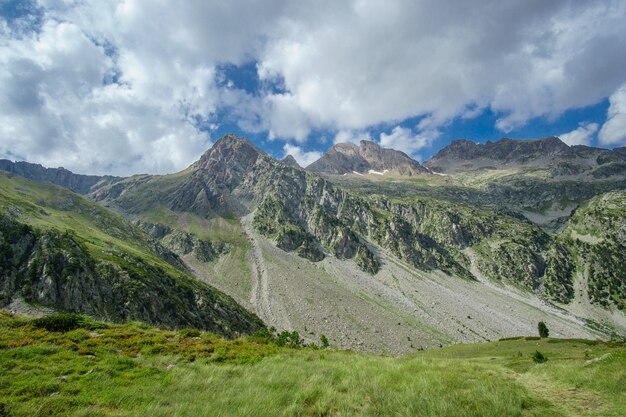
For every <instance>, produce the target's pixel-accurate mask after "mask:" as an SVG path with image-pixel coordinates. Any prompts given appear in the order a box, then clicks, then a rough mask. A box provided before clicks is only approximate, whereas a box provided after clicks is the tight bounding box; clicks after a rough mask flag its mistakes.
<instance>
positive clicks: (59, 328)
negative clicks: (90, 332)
mask: <svg viewBox="0 0 626 417" xmlns="http://www.w3.org/2000/svg"><path fill="white" fill-rule="evenodd" d="M94 324H95V323H93V322H91V321H90V320H88V319H87V318H85V317H83V316H81V315H80V314H74V313H62V314H53V315H51V316H46V317H41V318H38V319H34V320H33V321H32V325H33V326H34V327H36V328H39V329H46V330H47V331H49V332H69V331H70V330H76V329H80V328H87V329H92V328H94V327H95V326H94Z"/></svg>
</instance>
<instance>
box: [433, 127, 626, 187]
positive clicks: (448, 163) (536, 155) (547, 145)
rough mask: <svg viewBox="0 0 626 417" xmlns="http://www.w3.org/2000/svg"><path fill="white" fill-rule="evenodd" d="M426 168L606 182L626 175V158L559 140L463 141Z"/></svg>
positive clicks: (440, 151) (449, 148) (616, 153)
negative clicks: (526, 171)
mask: <svg viewBox="0 0 626 417" xmlns="http://www.w3.org/2000/svg"><path fill="white" fill-rule="evenodd" d="M424 166H426V167H428V168H429V169H432V170H433V171H435V172H440V173H463V172H471V171H476V170H480V169H505V168H542V169H546V170H549V171H550V172H551V175H552V176H553V177H567V176H570V177H576V176H579V177H590V176H591V177H594V178H605V177H610V176H614V175H626V156H625V154H624V153H623V152H622V151H621V150H620V149H619V148H617V149H614V150H609V149H603V148H594V147H590V146H584V145H573V146H569V145H567V144H566V143H564V142H563V141H561V140H560V139H559V138H558V137H555V136H549V137H546V138H540V139H526V140H521V139H509V138H503V139H500V140H498V141H495V142H492V141H487V142H485V143H484V144H483V143H476V142H473V141H470V140H466V139H462V140H455V141H453V142H451V143H450V144H449V145H447V146H446V147H444V148H442V149H441V150H439V152H437V154H435V155H434V156H433V157H432V158H431V159H429V160H428V161H425V162H424Z"/></svg>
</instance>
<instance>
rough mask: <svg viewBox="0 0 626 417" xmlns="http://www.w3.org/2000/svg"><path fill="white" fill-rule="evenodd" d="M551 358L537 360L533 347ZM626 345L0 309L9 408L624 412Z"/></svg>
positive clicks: (202, 412) (1, 371)
mask: <svg viewBox="0 0 626 417" xmlns="http://www.w3.org/2000/svg"><path fill="white" fill-rule="evenodd" d="M537 351H539V352H541V354H542V355H543V356H544V357H545V358H547V361H545V362H543V363H537V362H536V361H535V360H534V359H533V355H534V354H535V353H536V352H537ZM624 410H626V345H625V344H624V343H619V342H600V341H592V340H562V339H539V338H517V339H508V340H501V341H497V342H490V343H481V344H467V345H455V346H450V347H445V348H442V349H435V350H429V351H423V352H417V353H415V354H411V355H406V356H402V357H386V356H375V355H367V354H361V353H354V352H346V351H336V350H333V349H332V348H331V349H325V350H322V349H320V348H319V347H315V346H309V347H297V348H293V347H285V346H281V343H278V339H276V338H271V337H267V336H257V337H246V338H240V339H236V340H226V339H223V338H221V337H218V336H215V335H212V334H210V333H206V332H198V331H197V330H189V329H188V330H179V331H166V330H159V329H156V328H153V327H148V326H146V325H143V324H140V323H127V324H104V323H97V322H93V321H91V320H89V319H87V318H85V319H84V320H81V321H80V322H79V323H78V324H76V323H74V324H73V325H71V326H69V327H65V328H64V327H63V326H61V327H59V326H57V327H54V326H52V327H51V326H50V325H49V324H48V325H47V324H46V322H45V321H44V322H43V324H42V321H41V320H40V321H37V320H33V319H25V318H20V317H14V316H10V315H8V314H3V315H2V316H1V317H0V416H2V417H5V416H29V417H35V416H47V417H49V416H151V417H160V416H163V417H165V416H168V417H170V416H548V415H549V416H623V413H624Z"/></svg>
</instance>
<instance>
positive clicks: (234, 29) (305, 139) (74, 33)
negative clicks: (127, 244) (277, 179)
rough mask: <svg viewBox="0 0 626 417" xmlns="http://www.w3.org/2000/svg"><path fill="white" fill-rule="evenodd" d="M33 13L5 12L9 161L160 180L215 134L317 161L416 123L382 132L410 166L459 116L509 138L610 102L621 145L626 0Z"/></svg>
mask: <svg viewBox="0 0 626 417" xmlns="http://www.w3.org/2000/svg"><path fill="white" fill-rule="evenodd" d="M28 4H30V3H28ZM36 9H37V12H36V13H34V12H33V13H31V14H30V15H29V14H28V13H26V14H24V16H22V17H19V18H17V19H14V20H12V21H9V20H7V19H8V18H2V17H0V64H1V67H0V68H1V69H0V156H2V155H4V156H11V155H20V156H21V157H24V158H27V159H29V160H32V161H36V162H41V163H44V164H46V165H65V166H66V167H68V168H70V169H73V170H76V171H79V172H94V173H105V172H106V173H115V174H130V173H135V172H142V171H143V172H153V173H162V172H168V171H172V170H178V169H181V168H184V167H185V166H186V165H187V164H189V163H191V162H192V161H193V160H194V159H196V158H197V157H198V156H199V155H200V154H201V153H202V152H203V151H204V150H205V148H206V147H207V146H209V145H210V143H211V140H212V139H211V138H210V136H209V133H208V132H207V129H206V128H205V127H206V126H209V125H212V124H224V122H234V123H236V124H237V125H238V126H239V127H240V128H241V129H243V130H244V131H248V132H254V133H259V132H267V134H268V136H269V138H270V139H273V140H282V141H285V142H287V143H293V142H296V143H297V144H298V146H299V147H300V148H301V149H307V146H308V145H309V142H310V141H311V140H316V139H315V138H314V137H313V135H311V132H329V135H330V136H332V135H333V134H335V133H336V136H335V140H339V139H341V140H342V141H357V140H360V138H365V137H366V134H364V133H362V132H367V131H368V130H370V129H372V128H377V127H379V126H383V128H385V127H391V126H397V125H400V124H402V122H403V121H405V120H406V119H407V118H413V117H421V118H422V120H423V121H426V122H424V123H425V124H420V125H419V126H417V127H416V128H415V129H414V130H413V131H407V130H406V129H405V130H402V129H404V128H402V129H400V130H396V129H398V128H396V129H393V130H392V132H390V133H385V134H384V135H381V137H380V138H379V140H380V141H381V142H382V141H383V138H384V140H385V142H387V143H393V146H397V147H401V148H402V149H404V150H406V151H407V152H408V153H410V154H412V155H416V154H417V152H419V150H420V149H421V148H420V146H422V147H423V146H426V145H420V144H422V143H430V142H429V141H431V142H432V137H433V135H436V133H437V132H438V131H439V129H440V128H441V127H442V126H444V125H446V124H447V123H449V122H450V120H452V119H454V118H457V117H462V118H472V117H477V116H479V115H480V114H482V112H483V111H485V110H486V109H491V111H493V112H494V113H495V114H496V116H497V118H498V120H497V127H498V128H499V129H501V130H502V131H505V132H506V131H509V130H511V129H515V128H517V127H519V126H521V125H523V124H525V123H527V122H528V121H529V120H531V119H532V118H535V117H548V118H553V117H557V116H558V115H559V114H561V113H562V112H564V111H565V110H567V109H571V108H580V107H584V106H588V105H592V104H595V103H598V102H600V101H601V100H603V99H604V98H606V97H608V96H610V95H611V94H613V96H611V109H610V110H609V118H608V121H607V123H606V124H605V125H604V126H603V127H602V129H601V130H600V133H599V135H598V137H599V139H600V141H601V142H602V143H605V144H616V143H623V142H624V136H623V134H622V133H621V132H623V125H624V123H625V122H624V116H623V115H624V111H623V105H622V104H619V103H622V102H623V98H621V97H622V96H623V93H619V91H621V90H618V89H619V88H620V86H622V85H624V84H625V83H626V73H625V72H624V71H623V68H625V67H626V55H625V54H623V53H620V52H621V51H623V50H626V33H625V32H624V31H623V30H622V27H623V22H624V20H626V3H625V2H619V1H609V0H606V1H597V2H577V1H573V0H554V1H550V2H545V1H530V2H529V1H527V0H514V1H509V2H496V1H485V2H478V3H472V4H470V3H468V2H465V1H460V0H455V1H451V2H445V4H444V3H443V2H439V1H435V0H423V1H419V2H414V1H408V0H406V1H403V0H385V1H383V0H352V1H347V2H333V1H329V0H323V1H320V2H315V3H311V2H289V1H287V0H268V1H264V2H262V3H260V2H253V1H249V0H233V1H229V2H173V1H168V0H161V1H152V0H111V1H106V2H103V1H101V0H81V1H59V0H39V1H38V3H37V6H36ZM250 63H253V64H254V63H256V65H257V72H258V77H259V80H258V81H259V87H258V89H257V90H256V91H244V90H243V89H238V88H237V87H235V85H236V83H233V82H232V80H220V79H219V71H218V70H219V68H220V67H222V66H223V65H225V64H228V65H232V66H238V65H243V64H250ZM580 86H585V88H580ZM225 118H228V120H225ZM338 138H339V139H338ZM292 146H293V145H292ZM390 146H391V145H390Z"/></svg>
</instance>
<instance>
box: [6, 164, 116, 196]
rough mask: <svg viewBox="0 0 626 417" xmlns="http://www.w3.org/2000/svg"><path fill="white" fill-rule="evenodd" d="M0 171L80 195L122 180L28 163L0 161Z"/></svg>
mask: <svg viewBox="0 0 626 417" xmlns="http://www.w3.org/2000/svg"><path fill="white" fill-rule="evenodd" d="M0 170H2V171H7V172H10V173H12V174H15V175H19V176H21V177H24V178H28V179H30V180H35V181H47V182H51V183H52V184H56V185H60V186H61V187H65V188H69V189H70V190H72V191H74V192H77V193H79V194H88V193H90V192H92V191H94V190H95V189H97V188H100V187H103V186H105V185H109V184H112V183H114V182H116V181H119V180H120V179H121V178H119V177H113V176H110V175H106V176H98V175H81V174H74V173H73V172H71V171H68V170H67V169H65V168H44V167H43V166H41V165H38V164H31V163H28V162H12V161H9V160H7V159H0Z"/></svg>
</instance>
